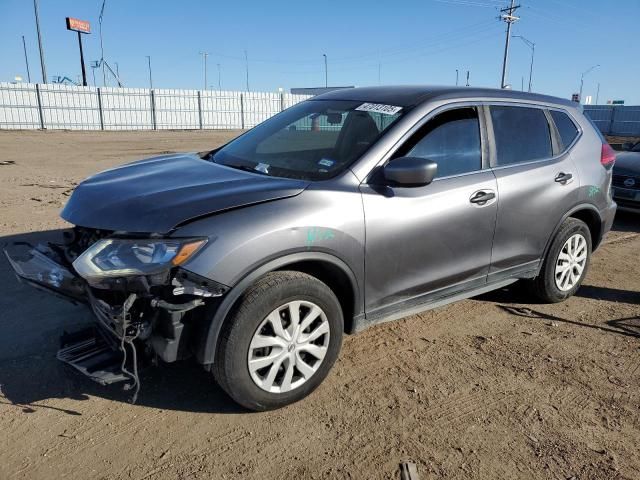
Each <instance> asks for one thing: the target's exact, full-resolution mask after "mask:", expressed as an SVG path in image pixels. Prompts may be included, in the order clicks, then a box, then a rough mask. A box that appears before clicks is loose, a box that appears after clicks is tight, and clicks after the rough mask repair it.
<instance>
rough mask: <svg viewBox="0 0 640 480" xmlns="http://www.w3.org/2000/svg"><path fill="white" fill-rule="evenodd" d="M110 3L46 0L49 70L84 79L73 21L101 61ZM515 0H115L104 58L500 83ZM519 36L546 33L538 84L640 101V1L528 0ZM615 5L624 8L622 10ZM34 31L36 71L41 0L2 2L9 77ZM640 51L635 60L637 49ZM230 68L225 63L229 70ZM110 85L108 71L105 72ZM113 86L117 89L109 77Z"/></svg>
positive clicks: (257, 82) (212, 81)
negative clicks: (503, 12) (507, 11)
mask: <svg viewBox="0 0 640 480" xmlns="http://www.w3.org/2000/svg"><path fill="white" fill-rule="evenodd" d="M102 2H103V0H39V5H40V12H39V13H40V24H41V32H42V41H43V50H44V57H45V63H46V69H47V74H48V77H49V79H51V78H52V77H54V76H67V77H69V78H71V79H73V80H76V79H77V78H78V76H79V75H80V60H79V49H78V40H77V35H76V34H75V32H70V31H67V30H66V26H65V17H67V16H71V17H76V18H80V19H83V20H88V21H89V22H91V28H92V33H91V34H89V35H84V36H83V45H84V51H85V62H86V65H87V76H88V81H89V84H93V77H92V70H91V68H90V67H89V63H90V61H92V60H99V59H100V58H101V53H100V37H99V34H98V32H99V24H98V17H99V14H100V8H101V6H102ZM507 3H508V0H395V1H384V2H372V1H371V0H342V1H335V0H324V1H315V2H304V1H296V2H294V1H280V2H278V1H271V2H265V1H250V0H244V1H225V2H220V1H215V0H210V1H205V0H180V1H170V0H154V1H148V0H146V1H142V0H135V1H134V0H106V5H105V10H104V16H103V23H102V33H103V44H104V58H105V59H106V61H107V62H108V63H109V64H110V65H112V66H113V68H114V69H115V64H116V63H117V64H118V67H119V72H120V76H121V79H122V82H123V83H124V85H125V86H127V87H144V88H147V87H148V86H149V72H148V68H147V59H146V56H147V55H149V56H151V67H152V75H153V86H154V87H155V88H194V89H202V88H204V74H203V72H204V68H203V57H202V55H200V52H208V53H209V56H208V57H207V63H208V68H207V72H208V75H207V84H208V86H209V88H213V89H215V88H217V87H218V71H220V73H221V75H220V77H221V85H222V88H223V89H226V90H244V89H246V64H245V57H244V55H245V51H246V52H247V58H248V67H249V68H248V70H249V88H250V90H253V91H278V89H279V88H283V89H284V90H285V91H288V90H289V89H290V88H291V87H315V86H324V83H325V70H324V57H323V54H326V56H327V71H328V75H327V76H328V83H329V85H330V86H331V85H333V86H339V85H355V86H367V85H378V84H383V85H391V84H434V85H454V84H455V83H456V69H457V70H458V71H459V82H460V84H462V85H464V84H465V82H466V72H467V71H469V72H470V84H471V85H473V86H484V87H499V85H500V76H501V69H502V59H503V53H504V42H505V28H506V25H505V23H504V22H501V21H499V20H498V18H497V17H498V15H499V8H501V7H504V6H506V5H507ZM516 4H520V5H521V8H519V9H518V10H517V15H518V16H519V17H520V20H519V21H518V22H516V23H514V24H513V27H512V34H513V35H521V36H524V37H525V38H527V39H528V40H530V41H531V42H534V43H535V59H534V68H533V81H532V83H533V91H535V92H540V93H546V94H550V95H555V96H559V97H564V98H570V97H571V94H572V93H574V92H578V90H579V88H580V78H581V73H583V72H585V71H587V70H589V69H590V67H592V66H594V65H600V66H599V67H598V68H595V69H593V70H591V71H590V72H589V73H587V74H586V75H585V77H584V94H583V97H586V96H587V95H591V96H592V97H593V100H594V102H595V97H596V93H597V89H598V84H600V93H599V100H600V102H599V103H605V102H606V101H607V100H618V99H623V100H625V103H626V104H628V105H632V104H634V105H639V104H640V63H639V62H637V58H636V56H637V49H638V45H640V29H639V28H638V22H639V21H640V0H617V1H616V2H613V1H610V0H521V1H519V2H516ZM614 5H615V8H613V7H614ZM22 35H24V36H25V40H26V45H27V54H28V59H29V66H30V71H31V79H32V81H34V82H35V81H38V82H40V81H41V80H42V74H41V69H40V60H39V56H38V44H37V35H36V28H35V19H34V10H33V2H32V1H31V0H0V81H14V78H15V77H16V76H17V75H18V76H22V77H23V78H24V79H25V80H26V79H27V72H26V67H25V60H24V53H23V48H22V38H21V36H22ZM634 55H635V56H634ZM530 61H531V49H530V48H529V47H528V46H527V45H526V44H525V43H524V42H523V41H522V40H521V39H520V38H512V43H511V48H510V62H509V69H508V83H510V84H511V85H512V88H514V89H517V90H519V89H521V88H522V85H523V84H524V88H525V89H526V88H527V85H528V80H529V66H530ZM218 65H220V67H219V69H218ZM95 74H96V82H97V84H98V86H100V85H101V84H102V75H101V72H100V71H95ZM107 81H108V84H109V85H110V86H115V84H114V81H113V80H112V79H108V80H107Z"/></svg>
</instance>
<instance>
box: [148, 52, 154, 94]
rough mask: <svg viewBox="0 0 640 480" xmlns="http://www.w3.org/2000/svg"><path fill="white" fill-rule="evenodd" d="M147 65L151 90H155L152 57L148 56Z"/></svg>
mask: <svg viewBox="0 0 640 480" xmlns="http://www.w3.org/2000/svg"><path fill="white" fill-rule="evenodd" d="M146 57H147V64H148V66H149V88H150V89H151V90H153V78H152V77H151V56H150V55H147V56H146Z"/></svg>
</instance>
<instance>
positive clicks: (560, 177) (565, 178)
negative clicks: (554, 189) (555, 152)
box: [555, 172, 573, 183]
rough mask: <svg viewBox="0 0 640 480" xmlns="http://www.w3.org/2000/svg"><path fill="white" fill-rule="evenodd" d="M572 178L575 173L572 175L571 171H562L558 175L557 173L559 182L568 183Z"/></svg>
mask: <svg viewBox="0 0 640 480" xmlns="http://www.w3.org/2000/svg"><path fill="white" fill-rule="evenodd" d="M572 178H573V175H571V174H570V173H564V172H560V173H559V174H558V175H556V178H555V181H556V182H558V183H567V182H568V181H569V180H571V179H572Z"/></svg>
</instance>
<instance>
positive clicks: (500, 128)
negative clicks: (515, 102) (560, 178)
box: [491, 106, 553, 166]
mask: <svg viewBox="0 0 640 480" xmlns="http://www.w3.org/2000/svg"><path fill="white" fill-rule="evenodd" d="M491 120H492V121H493V133H494V136H495V139H496V150H497V164H498V166H502V165H512V164H514V163H521V162H528V161H531V160H540V159H543V158H550V157H552V156H553V149H552V147H551V134H550V132H549V122H547V117H546V115H545V114H544V112H543V111H542V110H541V109H539V108H527V107H502V106H492V107H491Z"/></svg>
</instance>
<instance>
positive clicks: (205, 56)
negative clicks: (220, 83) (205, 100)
mask: <svg viewBox="0 0 640 480" xmlns="http://www.w3.org/2000/svg"><path fill="white" fill-rule="evenodd" d="M200 55H202V59H203V60H204V89H205V90H206V89H207V57H208V56H209V54H208V53H207V52H200Z"/></svg>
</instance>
